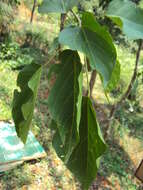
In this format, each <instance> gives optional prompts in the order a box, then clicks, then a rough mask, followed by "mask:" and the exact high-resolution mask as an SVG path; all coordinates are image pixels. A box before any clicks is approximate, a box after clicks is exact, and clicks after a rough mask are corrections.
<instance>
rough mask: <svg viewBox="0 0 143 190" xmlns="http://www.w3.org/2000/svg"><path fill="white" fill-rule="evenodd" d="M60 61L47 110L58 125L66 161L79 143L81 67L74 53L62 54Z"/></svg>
mask: <svg viewBox="0 0 143 190" xmlns="http://www.w3.org/2000/svg"><path fill="white" fill-rule="evenodd" d="M60 60H61V65H62V67H61V71H60V73H59V75H58V76H57V79H56V82H55V84H54V86H53V88H52V90H51V92H50V95H49V98H48V108H49V111H50V114H51V117H52V119H53V120H54V121H55V122H56V123H57V124H58V126H57V127H58V132H59V134H60V137H61V140H62V143H63V148H64V150H65V155H66V157H65V159H67V158H68V157H69V155H70V154H71V152H72V150H73V148H74V147H75V145H76V144H77V143H78V141H79V134H78V133H79V122H80V116H81V100H82V65H81V62H80V58H79V55H78V53H77V52H76V51H71V50H66V51H64V52H62V53H61V55H60Z"/></svg>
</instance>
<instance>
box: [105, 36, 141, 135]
mask: <svg viewBox="0 0 143 190" xmlns="http://www.w3.org/2000/svg"><path fill="white" fill-rule="evenodd" d="M142 45H143V41H142V40H140V41H139V46H138V50H137V54H136V62H135V68H134V72H133V76H132V78H131V81H130V84H129V86H128V88H127V90H126V92H125V93H124V94H123V96H122V97H121V99H120V100H119V101H118V102H117V103H116V104H115V105H113V107H112V109H111V111H110V115H109V118H108V121H109V122H108V124H107V127H106V130H105V136H104V138H105V139H106V138H107V135H108V130H109V127H110V124H111V121H112V119H113V117H114V114H115V112H116V111H117V110H118V109H119V108H120V107H121V106H122V104H123V102H124V101H125V100H126V99H127V98H128V96H129V95H130V93H131V90H132V88H133V85H134V83H135V81H136V78H137V71H138V65H139V59H140V53H141V50H142Z"/></svg>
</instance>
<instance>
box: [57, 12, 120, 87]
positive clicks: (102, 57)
mask: <svg viewBox="0 0 143 190" xmlns="http://www.w3.org/2000/svg"><path fill="white" fill-rule="evenodd" d="M59 42H60V43H61V44H63V45H67V46H68V47H70V49H72V50H77V51H80V52H82V53H84V54H85V55H86V56H87V57H88V58H89V62H90V66H91V68H92V69H93V70H94V69H96V70H97V71H98V72H99V73H100V74H101V76H102V78H103V82H104V87H106V86H107V84H108V82H109V81H110V79H111V73H112V71H113V68H114V65H115V63H116V57H117V55H116V49H115V47H114V45H113V42H112V38H111V36H110V34H109V33H108V31H107V30H106V29H105V28H103V27H101V26H100V25H99V24H98V23H97V22H96V20H95V18H94V15H93V14H91V13H84V14H83V17H82V27H81V28H80V27H68V28H65V29H64V30H63V31H62V32H61V33H60V36H59Z"/></svg>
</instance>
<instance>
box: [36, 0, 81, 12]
mask: <svg viewBox="0 0 143 190" xmlns="http://www.w3.org/2000/svg"><path fill="white" fill-rule="evenodd" d="M78 3H79V0H43V2H42V4H41V5H40V6H39V13H44V14H47V13H66V12H68V11H69V10H70V9H72V8H73V7H74V6H76V5H78Z"/></svg>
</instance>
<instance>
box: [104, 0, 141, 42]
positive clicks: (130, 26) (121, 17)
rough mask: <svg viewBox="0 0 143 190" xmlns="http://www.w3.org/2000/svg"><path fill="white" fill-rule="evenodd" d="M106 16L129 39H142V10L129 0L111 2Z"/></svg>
mask: <svg viewBox="0 0 143 190" xmlns="http://www.w3.org/2000/svg"><path fill="white" fill-rule="evenodd" d="M107 16H108V17H110V18H111V19H112V20H113V22H115V23H116V24H117V25H119V27H120V28H121V29H122V30H123V32H124V34H125V35H127V36H128V37H129V38H130V39H133V40H137V39H143V9H141V8H139V7H137V5H136V4H135V3H133V2H131V1H129V0H113V1H112V2H111V3H110V4H109V7H108V10H107Z"/></svg>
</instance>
